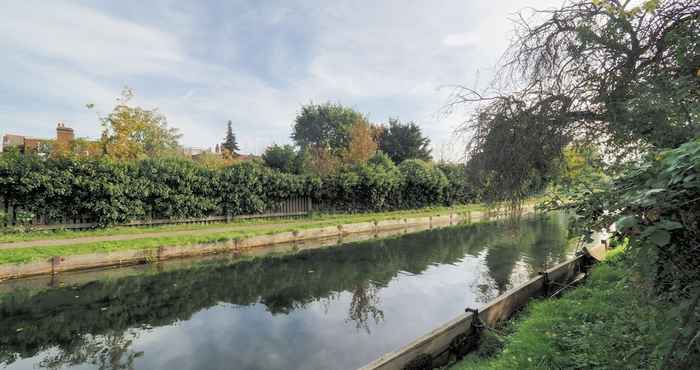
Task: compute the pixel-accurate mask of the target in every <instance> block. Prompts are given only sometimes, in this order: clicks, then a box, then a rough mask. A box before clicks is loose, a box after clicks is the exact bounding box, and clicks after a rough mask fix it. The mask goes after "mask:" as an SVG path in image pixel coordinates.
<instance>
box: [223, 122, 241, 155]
mask: <svg viewBox="0 0 700 370" xmlns="http://www.w3.org/2000/svg"><path fill="white" fill-rule="evenodd" d="M221 148H222V149H223V150H224V151H225V152H226V153H228V154H229V155H231V156H233V157H237V156H238V153H237V152H238V151H239V150H240V148H239V147H238V142H236V135H235V134H234V133H233V129H232V128H231V120H229V121H228V126H227V129H226V138H224V142H223V143H222V144H221Z"/></svg>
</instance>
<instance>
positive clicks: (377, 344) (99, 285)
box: [0, 214, 574, 370]
mask: <svg viewBox="0 0 700 370" xmlns="http://www.w3.org/2000/svg"><path fill="white" fill-rule="evenodd" d="M565 223H566V218H565V217H564V216H562V215H558V214H554V215H548V216H536V217H531V218H526V219H523V220H521V221H519V222H517V223H512V222H510V223H508V222H501V223H491V224H478V225H470V226H457V227H451V228H446V229H440V230H430V231H424V232H420V233H417V234H409V235H404V236H401V237H394V238H388V239H380V240H370V241H364V242H357V243H352V244H349V245H340V246H335V247H327V248H323V249H316V250H303V251H297V252H295V253H287V254H285V255H274V256H268V257H256V258H251V257H247V258H243V257H238V258H234V257H225V258H213V259H212V258H210V259H200V260H194V261H190V262H188V263H183V262H180V263H177V264H175V267H173V266H170V267H169V268H164V267H163V266H160V265H153V266H146V267H141V268H131V269H116V270H111V271H106V272H100V273H91V274H88V275H81V276H80V277H78V278H77V279H73V280H72V281H71V280H70V279H68V280H67V281H66V282H64V283H60V282H56V281H54V282H52V283H51V284H44V283H41V284H37V282H36V281H33V282H32V281H31V280H30V281H28V282H26V283H25V282H15V283H10V284H11V285H8V283H6V284H0V368H3V367H5V368H8V369H37V368H45V369H59V368H72V369H148V370H155V369H241V370H254V369H305V370H310V369H323V370H329V369H341V370H342V369H355V368H358V367H361V366H363V365H365V364H366V363H368V362H370V361H372V360H374V359H375V358H377V357H379V356H380V355H382V354H383V353H385V352H388V351H392V350H395V349H397V348H399V347H401V346H402V345H405V344H407V343H409V342H410V341H412V340H413V339H415V338H416V337H418V336H420V335H422V334H425V333H426V332H428V331H430V330H432V329H433V328H435V327H436V326H438V325H440V324H442V323H444V322H446V321H448V320H450V319H452V318H454V317H455V316H457V315H458V314H460V313H461V312H464V309H465V307H478V306H480V305H482V304H483V303H485V302H487V301H488V300H490V299H493V298H494V297H496V296H498V295H499V294H501V293H503V292H505V291H506V290H508V289H509V288H511V287H513V286H514V285H517V284H520V283H522V282H524V281H525V280H527V279H528V278H529V277H531V276H533V275H536V274H537V272H538V271H541V270H542V269H543V268H544V267H547V266H551V265H552V264H554V263H556V262H560V261H563V260H565V259H567V258H568V257H569V256H570V255H571V254H572V248H573V244H574V243H572V242H571V241H570V240H569V238H568V235H567V232H566V225H565ZM3 285H4V286H3Z"/></svg>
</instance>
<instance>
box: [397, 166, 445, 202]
mask: <svg viewBox="0 0 700 370" xmlns="http://www.w3.org/2000/svg"><path fill="white" fill-rule="evenodd" d="M399 170H400V171H401V174H402V175H403V178H404V184H403V189H402V192H401V193H402V198H403V199H402V203H403V204H402V206H403V207H405V208H422V207H428V206H432V205H436V204H442V203H443V198H444V195H445V191H446V189H447V186H448V181H447V177H445V174H443V173H442V171H440V169H439V168H437V167H435V166H434V165H433V164H431V163H428V162H425V161H422V160H420V159H409V160H405V161H403V162H401V164H400V165H399Z"/></svg>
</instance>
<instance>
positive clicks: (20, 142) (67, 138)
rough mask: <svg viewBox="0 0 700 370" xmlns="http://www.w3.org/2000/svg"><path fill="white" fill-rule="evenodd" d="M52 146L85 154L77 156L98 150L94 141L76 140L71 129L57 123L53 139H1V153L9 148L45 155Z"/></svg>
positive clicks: (12, 137)
mask: <svg viewBox="0 0 700 370" xmlns="http://www.w3.org/2000/svg"><path fill="white" fill-rule="evenodd" d="M76 144H81V145H76ZM53 146H55V147H60V148H65V150H68V149H70V148H73V150H79V151H81V152H83V151H84V152H85V153H79V154H90V153H92V152H95V151H97V150H99V148H98V144H97V142H95V141H90V140H84V139H77V140H76V138H75V131H74V130H73V129H72V128H70V127H67V126H66V125H65V124H64V123H62V122H59V123H58V125H56V138H55V139H45V138H36V137H30V136H23V135H15V134H5V135H3V137H2V150H3V151H7V150H9V149H10V148H16V149H17V150H19V152H20V153H45V152H48V151H50V150H51V148H52V147H53Z"/></svg>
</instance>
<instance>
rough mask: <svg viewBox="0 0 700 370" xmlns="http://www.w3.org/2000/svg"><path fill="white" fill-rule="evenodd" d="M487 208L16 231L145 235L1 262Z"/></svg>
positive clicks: (24, 252) (35, 236) (26, 251)
mask: <svg viewBox="0 0 700 370" xmlns="http://www.w3.org/2000/svg"><path fill="white" fill-rule="evenodd" d="M483 209H484V208H483V207H482V206H479V205H468V206H460V207H454V208H430V209H420V210H407V211H396V212H383V213H360V214H342V215H339V214H328V215H313V216H310V217H307V218H302V219H292V220H257V221H255V222H253V221H251V220H249V221H246V222H236V223H230V224H208V225H206V224H205V225H175V226H161V227H153V228H147V229H145V228H123V227H120V228H112V229H103V230H88V231H58V232H55V233H46V232H30V233H27V234H16V235H15V239H12V238H11V237H12V235H9V236H8V235H6V236H5V238H6V240H5V242H7V239H10V240H11V241H15V242H16V241H31V240H41V239H71V238H80V237H95V236H112V235H120V234H124V233H126V234H135V233H136V234H138V233H141V234H143V238H139V239H135V240H122V241H98V242H91V243H83V244H75V245H70V244H68V245H61V246H42V247H27V248H17V249H7V250H0V264H6V263H26V262H30V261H35V260H45V259H47V258H50V257H52V256H66V255H77V254H88V253H98V252H112V251H118V250H143V249H155V248H158V247H161V246H172V245H191V244H200V243H215V242H221V241H228V240H237V239H244V238H248V237H253V236H259V235H270V234H275V233H281V232H290V231H298V230H305V229H311V228H319V227H326V226H334V225H340V224H349V223H359V222H370V221H383V220H396V219H404V218H410V217H427V216H435V215H440V214H443V215H444V214H447V213H449V212H456V213H462V212H468V211H478V210H483ZM228 226H230V227H231V230H230V231H228V230H227V231H217V232H212V233H207V234H205V235H178V236H165V237H149V235H148V234H149V233H154V232H163V231H186V230H202V229H205V230H206V229H208V228H222V227H228Z"/></svg>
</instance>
